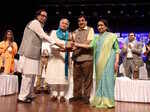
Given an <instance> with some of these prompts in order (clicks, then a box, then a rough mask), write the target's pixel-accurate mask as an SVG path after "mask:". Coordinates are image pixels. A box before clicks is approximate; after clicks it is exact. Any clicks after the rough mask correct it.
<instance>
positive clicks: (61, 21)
mask: <svg viewBox="0 0 150 112" xmlns="http://www.w3.org/2000/svg"><path fill="white" fill-rule="evenodd" d="M63 20H67V23H68V27H69V24H70V22H69V20H68V19H67V18H62V19H61V20H60V21H59V25H60V23H61V22H62V21H63Z"/></svg>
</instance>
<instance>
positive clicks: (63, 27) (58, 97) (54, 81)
mask: <svg viewBox="0 0 150 112" xmlns="http://www.w3.org/2000/svg"><path fill="white" fill-rule="evenodd" d="M68 25H69V21H68V20H67V19H65V18H64V19H61V20H60V24H59V28H58V29H57V30H52V32H51V38H53V39H54V40H55V42H58V43H61V45H62V46H64V47H65V46H67V45H66V42H65V39H62V38H63V37H62V38H61V36H62V35H63V36H64V37H65V35H67V34H66V32H67V33H68V31H67V28H68ZM58 30H59V31H60V32H61V34H62V35H58V32H59V31H58ZM59 36H60V37H59ZM67 37H68V38H69V35H68V36H67ZM65 53H66V52H65V50H64V51H63V50H61V49H60V48H59V47H58V46H56V45H52V46H51V56H50V57H49V61H48V66H47V68H48V69H47V74H46V76H45V80H46V81H47V83H48V84H49V85H50V88H51V93H52V94H51V100H52V101H60V102H65V101H66V100H65V97H64V95H65V91H66V90H67V86H68V80H67V79H66V76H65V75H66V74H65ZM68 61H69V59H68ZM67 69H68V68H67Z"/></svg>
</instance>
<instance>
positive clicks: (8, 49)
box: [0, 30, 18, 74]
mask: <svg viewBox="0 0 150 112" xmlns="http://www.w3.org/2000/svg"><path fill="white" fill-rule="evenodd" d="M17 50H18V46H17V43H16V42H14V35H13V32H12V30H7V31H6V32H5V35H4V40H3V41H2V42H0V69H1V71H4V73H6V74H9V73H13V72H14V68H15V66H14V57H15V55H16V53H17Z"/></svg>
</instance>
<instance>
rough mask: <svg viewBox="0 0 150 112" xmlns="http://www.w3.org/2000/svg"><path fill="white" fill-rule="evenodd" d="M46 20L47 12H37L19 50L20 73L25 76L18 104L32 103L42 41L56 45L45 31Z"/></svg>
mask: <svg viewBox="0 0 150 112" xmlns="http://www.w3.org/2000/svg"><path fill="white" fill-rule="evenodd" d="M46 20H47V12H46V10H44V9H40V10H38V11H37V12H36V17H35V19H34V20H32V21H31V22H29V23H28V24H27V26H26V28H25V30H24V35H23V39H22V42H21V46H20V49H19V54H20V60H19V66H18V67H19V68H20V69H19V70H18V71H19V72H22V74H23V75H22V83H21V90H20V93H19V96H18V102H23V103H30V102H32V95H31V93H32V91H33V88H34V81H35V76H36V75H37V74H39V64H40V63H39V62H40V56H41V46H42V40H46V41H48V42H49V43H50V44H56V43H55V42H54V40H52V38H50V36H48V35H47V34H46V33H45V32H44V30H43V26H44V23H45V22H46Z"/></svg>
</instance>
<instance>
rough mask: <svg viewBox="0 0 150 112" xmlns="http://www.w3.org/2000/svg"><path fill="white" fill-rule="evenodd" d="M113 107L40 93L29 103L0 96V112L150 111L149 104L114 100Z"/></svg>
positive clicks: (12, 96) (13, 97) (14, 96)
mask: <svg viewBox="0 0 150 112" xmlns="http://www.w3.org/2000/svg"><path fill="white" fill-rule="evenodd" d="M115 105H116V107H115V108H113V109H96V108H94V107H91V106H90V105H85V104H83V103H82V102H76V103H71V104H69V103H55V102H51V101H50V98H49V95H45V94H40V95H37V97H36V99H35V100H34V101H33V102H32V103H31V104H25V103H17V95H9V96H1V97H0V112H150V104H146V103H145V104H144V103H127V102H116V104H115Z"/></svg>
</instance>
